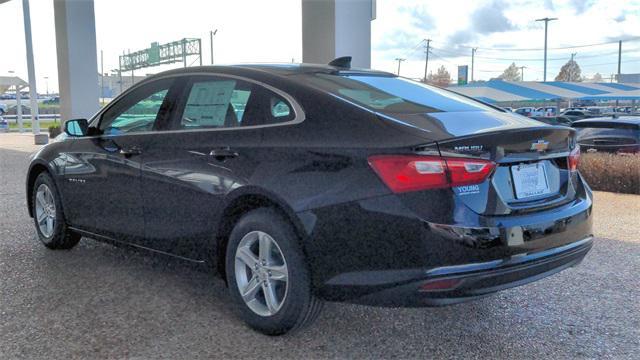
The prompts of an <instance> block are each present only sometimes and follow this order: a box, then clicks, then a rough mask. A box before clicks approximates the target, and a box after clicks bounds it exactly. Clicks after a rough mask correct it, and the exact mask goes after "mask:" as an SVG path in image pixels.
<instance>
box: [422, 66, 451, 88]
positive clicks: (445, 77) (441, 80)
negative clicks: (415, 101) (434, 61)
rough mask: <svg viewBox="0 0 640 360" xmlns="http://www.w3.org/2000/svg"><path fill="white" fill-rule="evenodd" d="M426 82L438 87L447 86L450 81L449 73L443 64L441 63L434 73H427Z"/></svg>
mask: <svg viewBox="0 0 640 360" xmlns="http://www.w3.org/2000/svg"><path fill="white" fill-rule="evenodd" d="M427 83H429V84H431V85H436V86H440V87H447V86H449V83H451V74H449V72H448V71H447V69H446V68H445V67H444V65H442V66H440V67H439V68H438V70H437V71H436V73H435V75H434V74H433V73H429V76H428V77H427Z"/></svg>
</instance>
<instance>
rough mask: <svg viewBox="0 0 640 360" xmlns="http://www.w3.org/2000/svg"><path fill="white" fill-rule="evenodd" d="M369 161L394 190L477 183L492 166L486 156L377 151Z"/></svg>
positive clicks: (486, 175) (403, 190)
mask: <svg viewBox="0 0 640 360" xmlns="http://www.w3.org/2000/svg"><path fill="white" fill-rule="evenodd" d="M369 164H370V165H371V167H372V168H373V169H374V170H375V172H376V173H377V174H378V176H380V178H381V179H382V181H383V182H384V183H385V184H386V185H387V186H388V187H389V188H390V189H391V191H393V192H394V193H402V192H408V191H417V190H428V189H439V188H446V187H453V186H462V185H472V184H478V183H481V182H483V181H484V180H485V179H486V178H487V177H488V176H489V175H490V174H491V171H492V170H493V169H494V167H495V164H494V163H493V162H491V161H487V160H478V159H464V158H450V157H438V156H414V155H376V156H371V157H369Z"/></svg>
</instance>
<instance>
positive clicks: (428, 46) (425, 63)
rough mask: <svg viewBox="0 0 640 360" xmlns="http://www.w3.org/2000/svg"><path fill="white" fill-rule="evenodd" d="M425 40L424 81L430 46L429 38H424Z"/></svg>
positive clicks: (425, 80)
mask: <svg viewBox="0 0 640 360" xmlns="http://www.w3.org/2000/svg"><path fill="white" fill-rule="evenodd" d="M424 41H426V42H427V49H426V51H425V59H424V82H425V83H426V82H427V68H428V67H429V48H430V46H431V39H425V40H424Z"/></svg>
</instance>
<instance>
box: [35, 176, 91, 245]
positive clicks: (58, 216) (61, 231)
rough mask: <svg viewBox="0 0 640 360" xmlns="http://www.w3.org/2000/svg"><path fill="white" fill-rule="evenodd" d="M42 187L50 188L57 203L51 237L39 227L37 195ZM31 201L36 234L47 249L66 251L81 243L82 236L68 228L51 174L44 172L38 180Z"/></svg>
mask: <svg viewBox="0 0 640 360" xmlns="http://www.w3.org/2000/svg"><path fill="white" fill-rule="evenodd" d="M41 185H45V186H47V187H48V188H49V190H50V191H51V194H52V196H53V200H54V203H55V221H54V226H53V233H52V234H51V235H50V236H47V235H45V234H43V233H42V231H41V230H40V226H39V225H38V216H37V213H36V201H37V199H36V194H37V192H38V189H39V188H40V186H41ZM31 201H32V204H33V220H34V225H35V227H36V232H37V233H38V238H39V239H40V241H41V242H42V243H43V244H44V245H45V246H46V247H48V248H49V249H53V250H66V249H71V248H72V247H74V246H76V244H77V243H78V242H79V241H80V238H81V236H80V234H78V233H75V232H73V231H71V230H70V229H69V228H68V227H67V222H66V219H65V217H64V211H63V209H62V202H61V201H60V194H59V193H58V189H57V188H56V184H55V183H54V181H53V179H52V178H51V175H49V173H47V172H42V173H40V174H39V175H38V177H37V178H36V181H35V183H34V185H33V189H32V192H31Z"/></svg>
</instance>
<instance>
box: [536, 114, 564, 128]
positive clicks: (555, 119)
mask: <svg viewBox="0 0 640 360" xmlns="http://www.w3.org/2000/svg"><path fill="white" fill-rule="evenodd" d="M531 118H532V119H536V120H538V121H542V122H543V123H545V124H549V125H562V126H571V120H570V119H569V118H567V117H566V116H532V117H531Z"/></svg>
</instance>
